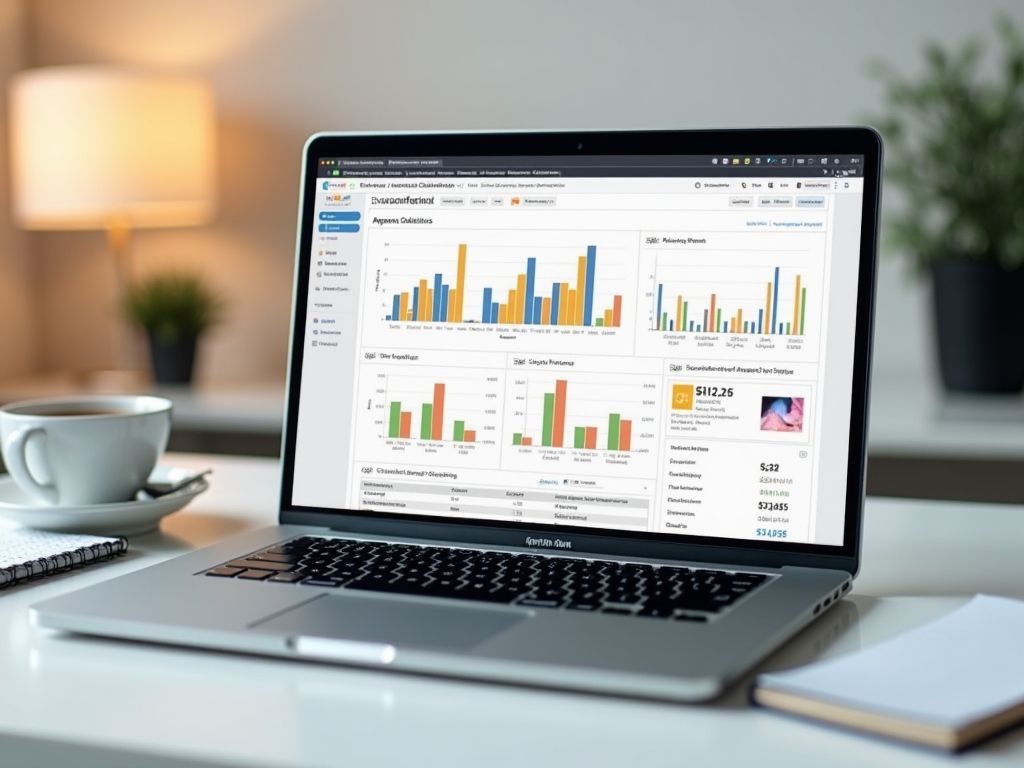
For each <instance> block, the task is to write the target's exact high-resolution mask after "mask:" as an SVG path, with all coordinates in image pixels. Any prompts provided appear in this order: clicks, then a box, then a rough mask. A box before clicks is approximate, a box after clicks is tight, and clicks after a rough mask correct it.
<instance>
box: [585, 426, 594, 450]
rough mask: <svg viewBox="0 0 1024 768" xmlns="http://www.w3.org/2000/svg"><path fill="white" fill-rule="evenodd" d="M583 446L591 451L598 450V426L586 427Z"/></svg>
mask: <svg viewBox="0 0 1024 768" xmlns="http://www.w3.org/2000/svg"><path fill="white" fill-rule="evenodd" d="M583 447H584V448H586V449H588V450H591V451H594V450H597V427H586V431H585V432H584V433H583Z"/></svg>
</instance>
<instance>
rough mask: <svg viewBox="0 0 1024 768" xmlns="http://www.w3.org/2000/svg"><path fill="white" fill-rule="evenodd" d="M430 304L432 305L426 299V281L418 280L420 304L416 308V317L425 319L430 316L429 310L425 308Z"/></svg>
mask: <svg viewBox="0 0 1024 768" xmlns="http://www.w3.org/2000/svg"><path fill="white" fill-rule="evenodd" d="M431 306H433V305H432V304H431V303H430V302H429V301H427V281H426V280H420V305H419V306H418V307H417V308H416V319H417V320H426V319H427V318H428V317H430V311H429V310H428V309H427V308H428V307H431Z"/></svg>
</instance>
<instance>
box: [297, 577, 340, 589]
mask: <svg viewBox="0 0 1024 768" xmlns="http://www.w3.org/2000/svg"><path fill="white" fill-rule="evenodd" d="M299 583H300V584H301V585H302V586H304V587H340V586H341V582H340V581H336V580H334V579H306V580H305V581H300V582H299Z"/></svg>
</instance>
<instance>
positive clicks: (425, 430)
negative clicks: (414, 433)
mask: <svg viewBox="0 0 1024 768" xmlns="http://www.w3.org/2000/svg"><path fill="white" fill-rule="evenodd" d="M433 419H434V404H433V403H424V404H423V417H422V418H421V419H420V440H429V439H430V426H431V424H432V423H433Z"/></svg>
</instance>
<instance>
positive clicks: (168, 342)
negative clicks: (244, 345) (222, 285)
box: [121, 272, 224, 384]
mask: <svg viewBox="0 0 1024 768" xmlns="http://www.w3.org/2000/svg"><path fill="white" fill-rule="evenodd" d="M121 309H122V312H123V314H124V317H125V318H126V319H127V320H128V321H129V322H130V323H132V324H134V325H137V326H139V327H140V328H142V329H143V331H145V333H146V338H147V340H148V341H149V352H150V360H151V363H152V366H153V378H154V380H156V381H157V382H159V383H162V384H171V383H176V384H187V383H190V382H191V381H192V371H193V367H194V362H195V354H196V343H197V341H198V340H199V337H200V335H201V334H202V333H203V332H204V331H206V330H208V329H209V328H211V327H212V326H214V325H216V324H217V323H218V322H220V321H221V320H222V319H223V311H224V300H223V299H222V298H221V296H220V295H219V294H217V293H216V292H215V291H214V290H213V289H211V288H210V287H209V286H208V285H207V284H206V282H205V281H204V280H203V279H202V277H201V276H199V275H198V274H193V273H188V272H165V273H157V274H154V275H151V276H149V277H146V278H144V279H142V280H139V281H137V282H136V283H134V284H133V285H131V286H130V287H129V288H128V290H127V291H126V292H125V296H124V299H123V300H122V304H121Z"/></svg>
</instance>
